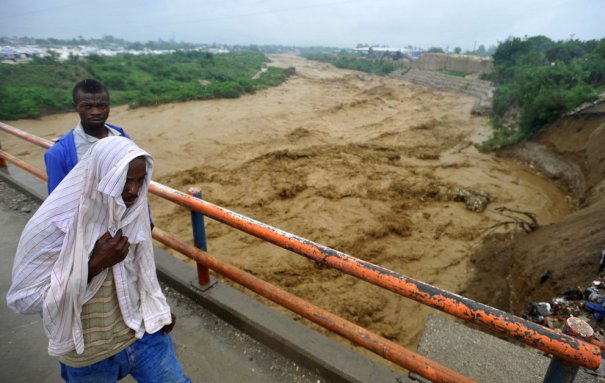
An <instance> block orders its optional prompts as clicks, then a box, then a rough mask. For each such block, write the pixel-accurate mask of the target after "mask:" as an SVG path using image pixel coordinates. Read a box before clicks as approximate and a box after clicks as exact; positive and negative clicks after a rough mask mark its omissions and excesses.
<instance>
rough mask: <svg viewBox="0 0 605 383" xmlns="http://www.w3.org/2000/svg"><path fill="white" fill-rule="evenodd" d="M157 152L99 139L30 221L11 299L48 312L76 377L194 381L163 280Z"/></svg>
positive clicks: (54, 342) (67, 370) (49, 331)
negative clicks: (153, 220)
mask: <svg viewBox="0 0 605 383" xmlns="http://www.w3.org/2000/svg"><path fill="white" fill-rule="evenodd" d="M152 171H153V161H152V158H151V156H150V155H149V154H148V153H146V152H145V151H143V150H142V149H140V148H139V147H138V146H137V145H136V144H135V143H134V142H132V141H131V140H129V139H127V138H123V137H108V138H105V139H103V140H100V141H98V142H97V143H95V144H94V145H93V146H92V147H91V149H90V150H89V151H88V152H87V153H86V155H84V157H83V158H82V159H81V160H80V162H79V163H78V164H77V165H76V166H75V167H74V169H73V170H72V171H71V172H70V173H69V174H68V175H67V176H66V177H65V179H64V180H63V181H62V182H61V183H60V184H59V186H58V187H57V188H56V189H55V190H54V191H53V192H52V193H51V194H50V196H49V197H48V198H47V199H46V201H44V203H43V204H42V206H40V209H39V210H38V211H37V212H36V213H35V214H34V216H33V217H32V218H31V219H30V220H29V222H28V223H27V225H26V226H25V229H24V230H23V233H22V235H21V239H20V241H19V245H18V247H17V254H16V256H15V263H14V265H13V280H12V285H11V288H10V290H9V292H8V295H7V302H8V305H9V306H10V307H11V308H12V309H14V310H15V311H17V312H19V313H23V314H32V313H42V319H43V323H44V330H45V332H46V335H47V336H48V338H49V344H48V353H49V355H52V356H58V357H59V359H60V361H61V375H62V377H63V378H64V379H65V380H66V381H68V382H78V381H82V380H86V381H89V380H87V379H90V378H95V379H97V380H94V381H95V382H96V381H102V382H115V381H117V380H118V379H121V378H122V377H124V376H126V375H128V374H129V373H130V374H132V375H133V376H134V377H135V379H137V381H139V382H188V381H189V379H188V378H187V377H186V376H185V375H184V374H183V371H182V369H181V366H180V365H179V363H178V360H177V359H176V356H175V353H174V348H173V345H172V340H171V338H170V336H169V335H168V332H169V331H170V330H171V329H172V326H173V323H174V316H172V315H171V313H170V307H169V306H168V304H167V303H166V298H165V297H164V295H163V294H162V290H161V288H160V285H159V283H158V280H157V276H156V270H155V263H154V259H153V247H152V243H151V230H150V226H149V211H148V208H147V188H148V186H149V183H150V180H151V173H152Z"/></svg>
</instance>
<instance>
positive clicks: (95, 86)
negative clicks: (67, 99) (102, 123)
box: [71, 78, 109, 104]
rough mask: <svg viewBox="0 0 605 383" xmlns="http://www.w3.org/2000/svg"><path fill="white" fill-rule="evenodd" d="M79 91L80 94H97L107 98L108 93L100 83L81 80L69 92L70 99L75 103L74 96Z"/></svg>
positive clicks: (91, 80)
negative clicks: (104, 95)
mask: <svg viewBox="0 0 605 383" xmlns="http://www.w3.org/2000/svg"><path fill="white" fill-rule="evenodd" d="M79 91H82V93H88V94H99V93H105V94H106V95H107V96H108V97H109V91H108V90H107V88H106V87H105V85H103V84H102V83H101V82H100V81H97V80H95V79H93V78H87V79H86V80H82V81H80V82H79V83H77V84H76V86H74V90H73V91H72V92H71V98H72V100H73V102H74V104H75V103H76V95H77V94H78V92H79Z"/></svg>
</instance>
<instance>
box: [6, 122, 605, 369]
mask: <svg viewBox="0 0 605 383" xmlns="http://www.w3.org/2000/svg"><path fill="white" fill-rule="evenodd" d="M0 130H4V131H6V132H8V133H11V134H14V135H16V136H18V137H21V138H23V139H25V140H28V141H30V142H32V143H35V144H37V145H39V146H42V147H45V148H47V147H49V146H50V145H51V144H52V143H51V142H50V141H47V140H45V139H43V138H40V137H37V136H34V135H31V134H29V133H27V132H23V131H21V130H19V129H17V128H14V127H11V126H9V125H6V124H3V123H0ZM0 156H4V154H3V153H2V152H1V151H0ZM4 158H6V159H7V160H9V161H11V159H9V158H7V157H4ZM26 170H27V169H26ZM149 190H150V192H151V193H153V194H156V195H158V196H160V197H163V198H165V199H167V200H169V201H172V202H174V203H177V204H179V205H181V206H184V207H187V208H189V209H191V210H193V211H198V212H201V213H203V214H204V215H206V216H208V217H210V218H213V219H215V220H217V221H220V222H223V223H225V224H227V225H229V226H232V227H234V228H237V229H239V230H242V231H244V232H246V233H248V234H251V235H254V236H256V237H258V238H261V239H263V240H266V241H268V242H271V243H274V244H276V245H278V246H281V247H283V248H285V249H288V250H291V251H293V252H295V253H298V254H301V255H303V256H305V257H308V258H310V259H313V260H315V261H317V262H320V263H323V264H326V265H329V266H331V267H334V268H336V269H338V270H341V271H343V272H345V273H347V274H350V275H353V276H356V277H358V278H360V279H363V280H365V281H367V282H370V283H373V284H375V285H377V286H381V287H384V288H386V289H388V290H390V291H392V292H395V293H397V294H400V295H402V296H405V297H407V298H410V299H413V300H416V301H418V302H421V303H423V304H426V305H428V306H431V307H434V308H437V309H439V310H442V311H444V312H447V313H449V314H452V315H454V316H456V317H458V318H462V319H465V320H467V321H470V322H472V323H475V324H477V325H480V326H482V327H484V328H486V329H488V330H490V331H493V332H495V333H499V334H503V335H506V336H507V337H510V338H512V339H515V340H518V341H521V342H524V343H526V344H528V345H530V346H532V347H535V348H537V349H540V350H542V351H544V352H547V353H549V354H553V355H554V356H556V357H557V358H560V359H561V360H563V361H566V362H569V363H572V364H575V365H581V366H584V367H587V368H590V369H596V368H598V366H599V364H600V359H601V357H600V350H599V348H598V347H596V346H594V345H592V344H589V343H587V342H584V341H582V340H579V339H576V338H574V337H571V336H569V335H565V334H561V333H559V332H556V331H553V330H551V329H549V328H546V327H543V326H540V325H537V324H535V323H533V322H530V321H527V320H524V319H522V318H519V317H516V316H514V315H512V314H509V313H506V312H504V311H501V310H498V309H495V308H493V307H490V306H487V305H484V304H481V303H478V302H475V301H473V300H470V299H467V298H464V297H462V296H459V295H457V294H454V293H451V292H448V291H445V290H442V289H439V288H436V287H434V286H431V285H429V284H426V283H423V282H420V281H416V280H414V279H412V278H409V277H407V276H404V275H401V274H398V273H395V272H393V271H391V270H388V269H385V268H382V267H380V266H377V265H373V264H371V263H369V262H365V261H363V260H360V259H357V258H355V257H352V256H350V255H348V254H345V253H342V252H339V251H337V250H334V249H331V248H328V247H325V246H322V245H320V244H317V243H315V242H312V241H309V240H307V239H304V238H301V237H298V236H296V235H293V234H290V233H287V232H284V231H282V230H279V229H277V228H274V227H271V226H269V225H266V224H264V223H262V222H258V221H255V220H253V219H250V218H248V217H245V216H242V215H240V214H237V213H235V212H232V211H229V210H227V209H224V208H221V207H219V206H217V205H214V204H212V203H210V202H207V201H204V200H201V199H198V198H195V197H192V196H190V195H188V194H185V193H182V192H179V191H177V190H174V189H172V188H169V187H167V186H165V185H162V184H158V183H156V182H152V185H151V186H150V188H149ZM173 245H174V244H173ZM175 246H176V245H175ZM193 254H194V252H191V253H190V254H186V255H188V256H190V257H192V258H195V257H197V256H194V255H193ZM198 255H199V254H198ZM200 259H201V258H200ZM208 267H210V266H208ZM211 268H212V267H211ZM341 335H342V334H341ZM404 367H405V366H404ZM406 368H408V367H406ZM409 369H410V370H413V369H412V368H409ZM413 371H415V370H413ZM415 372H417V373H419V374H420V375H422V376H424V375H423V371H415ZM427 378H429V379H433V378H435V377H429V376H427ZM439 379H440V378H439V377H437V380H434V381H441V380H439ZM444 381H447V380H444Z"/></svg>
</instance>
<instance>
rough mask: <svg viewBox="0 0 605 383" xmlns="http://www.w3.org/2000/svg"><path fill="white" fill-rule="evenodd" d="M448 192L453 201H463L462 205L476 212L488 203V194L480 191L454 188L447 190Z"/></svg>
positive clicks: (483, 208)
mask: <svg viewBox="0 0 605 383" xmlns="http://www.w3.org/2000/svg"><path fill="white" fill-rule="evenodd" d="M448 194H450V195H451V197H452V199H453V200H454V201H458V202H464V206H465V207H466V208H467V209H468V210H470V211H475V212H477V213H481V212H482V211H484V210H485V208H487V205H488V204H489V203H490V201H491V200H490V196H489V194H487V193H485V192H481V191H470V190H467V189H464V188H454V189H450V190H448Z"/></svg>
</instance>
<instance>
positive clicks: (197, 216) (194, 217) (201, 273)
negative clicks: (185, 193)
mask: <svg viewBox="0 0 605 383" xmlns="http://www.w3.org/2000/svg"><path fill="white" fill-rule="evenodd" d="M189 195H191V196H193V197H196V198H199V199H201V198H202V191H201V190H200V188H196V187H192V188H190V189H189ZM191 226H192V228H193V242H194V243H195V247H197V248H198V249H202V250H203V251H207V250H208V249H207V245H206V227H205V225H204V215H203V214H202V213H199V212H196V211H193V210H192V211H191ZM197 280H198V283H199V284H200V285H202V286H207V285H208V284H209V283H210V272H209V270H208V268H207V267H206V266H204V265H202V264H200V263H198V264H197Z"/></svg>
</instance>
